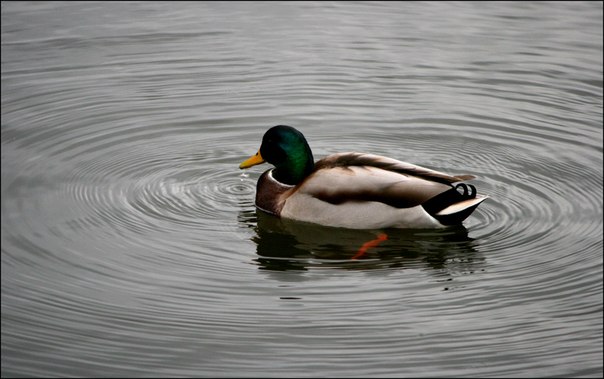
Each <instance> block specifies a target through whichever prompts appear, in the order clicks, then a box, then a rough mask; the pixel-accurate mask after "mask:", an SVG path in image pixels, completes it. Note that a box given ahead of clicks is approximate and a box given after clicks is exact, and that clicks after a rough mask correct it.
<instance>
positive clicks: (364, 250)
mask: <svg viewBox="0 0 604 379" xmlns="http://www.w3.org/2000/svg"><path fill="white" fill-rule="evenodd" d="M387 239H388V235H387V234H386V233H380V234H378V236H377V238H376V239H373V240H371V241H367V242H365V243H364V244H363V246H361V248H360V249H359V251H357V253H356V254H355V255H353V257H352V258H350V259H359V258H361V257H362V256H363V255H365V254H366V253H367V250H368V249H370V248H372V247H376V246H377V245H379V244H380V242H382V241H385V240H387Z"/></svg>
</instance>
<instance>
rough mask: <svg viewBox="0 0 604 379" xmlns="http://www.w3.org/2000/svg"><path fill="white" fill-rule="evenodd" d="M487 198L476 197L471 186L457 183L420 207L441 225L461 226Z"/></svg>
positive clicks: (474, 189) (474, 188)
mask: <svg viewBox="0 0 604 379" xmlns="http://www.w3.org/2000/svg"><path fill="white" fill-rule="evenodd" d="M460 191H461V192H460ZM487 198H488V196H484V195H477V194H476V187H474V186H473V185H471V184H465V183H459V184H457V185H456V186H455V187H451V189H449V190H447V191H445V192H443V193H441V194H439V195H437V196H435V197H433V198H432V199H430V200H428V201H427V202H425V203H424V204H423V205H422V206H423V207H424V209H425V210H426V212H428V214H430V215H431V216H432V217H434V218H435V219H437V220H438V222H440V223H441V224H443V225H456V224H461V222H462V221H463V220H465V219H466V218H467V217H468V216H469V215H470V214H471V213H472V212H474V210H475V209H476V207H478V205H479V204H480V203H482V202H483V201H484V200H485V199H487Z"/></svg>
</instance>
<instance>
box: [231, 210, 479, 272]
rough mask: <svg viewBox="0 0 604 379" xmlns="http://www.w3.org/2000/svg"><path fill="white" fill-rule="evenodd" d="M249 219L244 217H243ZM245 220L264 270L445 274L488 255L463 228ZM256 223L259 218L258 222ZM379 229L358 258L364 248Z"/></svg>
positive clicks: (263, 217)
mask: <svg viewBox="0 0 604 379" xmlns="http://www.w3.org/2000/svg"><path fill="white" fill-rule="evenodd" d="M243 220H245V221H243ZM240 221H242V222H244V223H245V224H246V225H248V226H249V227H251V228H253V229H254V231H255V235H254V236H253V237H252V241H253V242H254V243H255V244H256V252H257V254H258V257H257V258H255V261H256V263H257V264H258V266H259V268H261V269H264V270H275V271H286V270H308V269H309V268H312V267H332V268H342V269H349V270H369V269H383V268H397V267H400V268H415V269H426V268H428V269H431V270H432V271H434V272H435V273H437V274H438V275H439V276H440V275H443V274H444V275H445V276H446V275H447V274H454V273H461V272H468V273H470V272H473V271H476V270H480V269H481V268H482V266H483V264H484V258H483V256H482V254H481V253H480V252H479V249H478V244H477V242H476V241H474V240H473V239H472V238H470V237H469V236H468V230H467V229H466V228H465V227H463V226H456V227H448V228H444V229H429V230H427V229H406V230H400V229H387V230H373V231H372V230H351V229H341V228H331V227H325V226H320V225H313V224H308V223H302V222H298V221H292V220H284V219H279V218H277V217H274V216H272V215H269V214H266V213H264V212H261V211H257V212H256V213H255V214H254V215H252V214H251V213H249V212H248V213H246V214H241V215H240ZM254 221H255V222H254ZM380 233H385V234H386V235H387V239H386V240H383V241H379V242H376V243H375V244H374V245H375V246H373V247H370V248H369V249H367V251H366V253H365V254H363V255H362V256H361V257H360V258H359V259H353V257H355V256H358V254H357V253H358V252H359V249H360V248H361V247H362V246H363V244H365V243H367V242H368V241H372V240H376V238H377V237H378V235H379V234H380Z"/></svg>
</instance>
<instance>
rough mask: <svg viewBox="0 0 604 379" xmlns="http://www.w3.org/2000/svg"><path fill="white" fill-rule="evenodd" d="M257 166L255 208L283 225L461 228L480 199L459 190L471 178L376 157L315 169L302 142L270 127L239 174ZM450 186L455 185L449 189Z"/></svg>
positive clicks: (336, 159)
mask: <svg viewBox="0 0 604 379" xmlns="http://www.w3.org/2000/svg"><path fill="white" fill-rule="evenodd" d="M264 162H268V163H271V164H272V165H274V166H275V167H274V168H271V169H269V170H267V171H265V172H264V173H263V174H262V175H261V176H260V178H259V179H258V184H257V187H256V207H257V208H258V209H260V210H261V211H264V212H267V213H271V214H273V215H275V216H278V217H282V218H285V219H293V220H299V221H305V222H310V223H315V224H320V225H325V226H334V227H343V228H351V229H382V228H437V227H444V226H447V225H455V224H460V223H461V222H462V221H463V220H464V219H465V218H466V217H468V216H469V215H470V214H471V213H472V212H473V211H474V209H476V207H477V206H478V205H479V204H480V203H481V202H483V201H484V200H485V199H486V198H487V196H484V195H477V194H476V188H475V187H474V186H473V185H469V184H465V183H459V182H462V181H465V180H470V179H474V176H472V175H448V174H445V173H442V172H439V171H434V170H430V169H428V168H424V167H420V166H416V165H413V164H410V163H406V162H401V161H398V160H396V159H392V158H387V157H383V156H379V155H373V154H364V153H357V152H347V153H337V154H332V155H329V156H327V157H325V158H323V159H321V160H319V161H317V162H315V161H314V159H313V154H312V151H311V149H310V147H309V145H308V143H307V141H306V138H304V135H302V133H300V132H299V131H298V130H296V129H295V128H292V127H290V126H286V125H277V126H274V127H272V128H270V129H269V130H268V131H267V132H266V133H265V134H264V137H263V138H262V144H261V146H260V149H259V150H258V152H257V153H256V154H255V155H253V156H251V157H250V158H248V159H247V160H245V161H243V162H242V163H241V164H240V165H239V168H240V169H245V168H249V167H252V166H255V165H257V164H261V163H264ZM455 183H459V184H456V185H454V184H455Z"/></svg>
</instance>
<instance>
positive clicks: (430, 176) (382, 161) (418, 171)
mask: <svg viewBox="0 0 604 379" xmlns="http://www.w3.org/2000/svg"><path fill="white" fill-rule="evenodd" d="M334 167H344V168H346V167H375V168H379V169H382V170H385V171H391V172H395V173H398V174H402V175H408V176H409V175H410V176H414V177H418V178H423V179H425V180H428V181H434V182H438V183H444V184H451V183H456V182H462V181H465V180H471V179H474V178H475V176H473V175H465V174H464V175H449V174H445V173H444V172H440V171H435V170H431V169H429V168H425V167H421V166H417V165H414V164H411V163H407V162H402V161H399V160H396V159H393V158H388V157H384V156H381V155H374V154H363V153H356V152H347V153H338V154H332V155H329V156H327V157H325V158H323V159H321V160H319V161H318V162H317V163H316V164H315V168H316V170H317V171H318V170H320V169H326V168H334Z"/></svg>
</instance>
